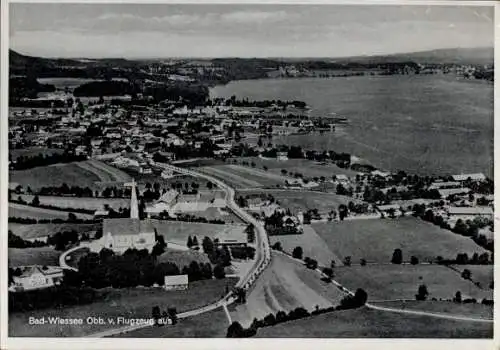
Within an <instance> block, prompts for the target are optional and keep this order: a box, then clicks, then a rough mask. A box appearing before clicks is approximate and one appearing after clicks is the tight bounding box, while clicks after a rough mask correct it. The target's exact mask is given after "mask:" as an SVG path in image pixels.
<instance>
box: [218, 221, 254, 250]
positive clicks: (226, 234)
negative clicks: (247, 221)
mask: <svg viewBox="0 0 500 350" xmlns="http://www.w3.org/2000/svg"><path fill="white" fill-rule="evenodd" d="M245 228H246V227H245V226H243V225H241V226H230V227H226V228H225V229H224V230H223V231H222V232H220V233H219V234H218V235H217V236H216V237H215V238H216V239H217V240H218V244H219V245H227V246H246V245H247V243H248V237H247V234H246V232H245Z"/></svg>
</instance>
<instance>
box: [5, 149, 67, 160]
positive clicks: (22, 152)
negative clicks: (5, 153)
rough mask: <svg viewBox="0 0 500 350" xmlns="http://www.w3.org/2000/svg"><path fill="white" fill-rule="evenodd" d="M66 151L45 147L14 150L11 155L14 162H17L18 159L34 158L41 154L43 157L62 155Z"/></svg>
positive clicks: (11, 150)
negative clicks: (22, 157) (55, 154)
mask: <svg viewBox="0 0 500 350" xmlns="http://www.w3.org/2000/svg"><path fill="white" fill-rule="evenodd" d="M63 152H64V150H63V149H60V148H45V147H27V148H12V149H9V155H11V156H12V159H13V160H16V159H17V158H18V157H21V156H24V157H32V156H37V155H39V154H40V153H41V154H43V155H51V154H54V153H57V154H61V153H63Z"/></svg>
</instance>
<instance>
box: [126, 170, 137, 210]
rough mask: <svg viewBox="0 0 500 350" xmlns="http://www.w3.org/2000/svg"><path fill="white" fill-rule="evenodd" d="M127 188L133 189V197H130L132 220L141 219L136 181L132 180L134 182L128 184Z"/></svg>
mask: <svg viewBox="0 0 500 350" xmlns="http://www.w3.org/2000/svg"><path fill="white" fill-rule="evenodd" d="M125 186H129V187H131V195H130V218H131V219H139V203H138V202H137V193H136V183H135V180H134V179H132V182H128V183H126V184H125Z"/></svg>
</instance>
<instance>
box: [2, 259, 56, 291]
mask: <svg viewBox="0 0 500 350" xmlns="http://www.w3.org/2000/svg"><path fill="white" fill-rule="evenodd" d="M62 279H63V270H62V268H60V267H57V266H43V267H40V266H36V265H35V266H21V267H18V268H17V269H15V270H14V275H13V276H12V280H13V283H12V284H11V285H10V286H9V291H11V292H23V291H28V290H34V289H42V288H48V287H52V286H55V285H58V284H60V283H61V281H62Z"/></svg>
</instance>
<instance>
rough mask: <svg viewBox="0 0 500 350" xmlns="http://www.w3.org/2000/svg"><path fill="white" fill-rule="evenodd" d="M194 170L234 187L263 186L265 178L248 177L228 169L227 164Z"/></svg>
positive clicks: (246, 174)
mask: <svg viewBox="0 0 500 350" xmlns="http://www.w3.org/2000/svg"><path fill="white" fill-rule="evenodd" d="M196 170H197V171H200V172H202V173H205V174H208V175H211V176H213V177H215V178H218V179H220V180H223V181H224V182H225V183H227V184H228V185H230V186H231V187H234V188H247V187H252V188H253V187H264V186H265V179H264V181H263V178H261V177H255V176H251V177H250V176H249V175H248V173H245V172H241V171H240V172H237V171H235V170H233V169H230V168H229V166H228V165H220V166H208V167H200V168H196ZM272 183H275V182H272ZM283 183H284V182H283Z"/></svg>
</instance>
